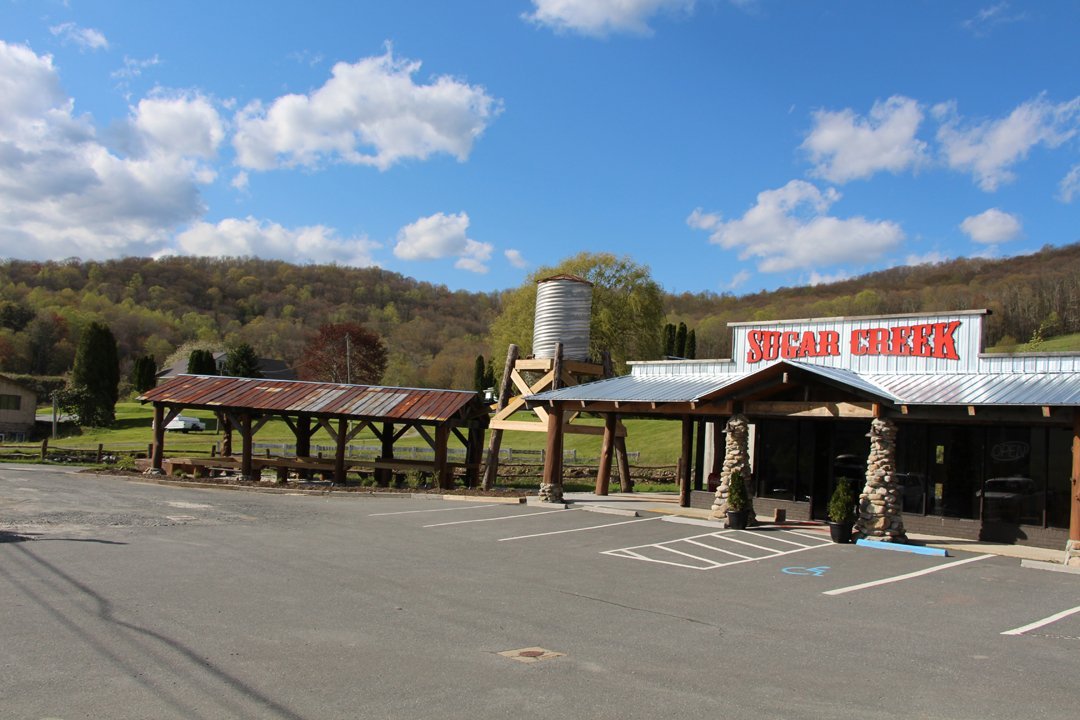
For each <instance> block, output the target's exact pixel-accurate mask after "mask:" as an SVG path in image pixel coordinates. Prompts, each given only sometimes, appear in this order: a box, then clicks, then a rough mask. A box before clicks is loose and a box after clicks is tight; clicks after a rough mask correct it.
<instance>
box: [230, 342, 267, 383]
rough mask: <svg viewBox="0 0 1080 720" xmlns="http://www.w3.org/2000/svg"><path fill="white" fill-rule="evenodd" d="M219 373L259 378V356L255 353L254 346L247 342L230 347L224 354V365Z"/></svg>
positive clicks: (260, 375) (260, 374)
mask: <svg viewBox="0 0 1080 720" xmlns="http://www.w3.org/2000/svg"><path fill="white" fill-rule="evenodd" d="M221 374H222V375H228V376H229V377H245V378H261V377H262V373H261V372H259V356H258V355H256V354H255V348H253V347H251V346H250V345H248V344H247V343H240V344H238V345H234V346H233V347H232V348H230V349H229V351H228V352H227V353H226V354H225V366H224V367H223V368H222V370H221Z"/></svg>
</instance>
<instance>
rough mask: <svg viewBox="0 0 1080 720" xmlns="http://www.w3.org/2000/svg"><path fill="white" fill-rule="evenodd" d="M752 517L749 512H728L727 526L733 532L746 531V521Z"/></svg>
mask: <svg viewBox="0 0 1080 720" xmlns="http://www.w3.org/2000/svg"><path fill="white" fill-rule="evenodd" d="M749 517H750V511H749V510H728V511H727V526H728V527H729V528H731V529H732V530H745V529H746V521H747V519H749Z"/></svg>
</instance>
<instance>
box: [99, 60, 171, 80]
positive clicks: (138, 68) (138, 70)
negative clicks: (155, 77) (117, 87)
mask: <svg viewBox="0 0 1080 720" xmlns="http://www.w3.org/2000/svg"><path fill="white" fill-rule="evenodd" d="M160 64H161V58H159V57H158V56H157V55H155V56H153V57H151V58H146V59H145V60H138V59H136V58H132V57H128V56H127V55H125V56H124V66H123V67H122V68H119V69H117V70H113V71H112V73H111V77H112V78H113V79H114V80H134V79H135V78H137V77H139V76H140V75H142V74H143V71H144V70H146V69H147V68H151V67H154V66H155V65H160Z"/></svg>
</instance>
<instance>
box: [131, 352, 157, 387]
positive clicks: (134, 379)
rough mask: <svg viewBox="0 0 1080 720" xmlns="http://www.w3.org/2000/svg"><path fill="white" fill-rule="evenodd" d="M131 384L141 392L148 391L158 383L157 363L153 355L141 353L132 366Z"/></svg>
mask: <svg viewBox="0 0 1080 720" xmlns="http://www.w3.org/2000/svg"><path fill="white" fill-rule="evenodd" d="M131 384H132V385H133V386H134V387H135V389H136V390H137V391H139V392H146V391H147V390H149V389H150V388H152V387H154V386H155V385H157V363H156V362H154V356H153V355H140V356H139V357H137V358H135V365H134V366H132V368H131Z"/></svg>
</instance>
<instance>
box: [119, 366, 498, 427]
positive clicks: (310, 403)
mask: <svg viewBox="0 0 1080 720" xmlns="http://www.w3.org/2000/svg"><path fill="white" fill-rule="evenodd" d="M139 401H140V402H143V403H148V402H149V403H160V404H163V405H178V406H183V407H189V408H203V409H207V410H216V409H226V408H228V409H235V410H240V409H247V410H255V411H258V412H263V413H274V414H281V415H297V414H301V413H304V414H311V415H324V416H333V417H354V418H364V419H370V420H387V421H413V422H446V421H448V420H452V419H464V418H467V417H471V416H472V415H473V414H475V412H474V410H477V409H479V410H481V411H482V410H483V405H482V403H481V401H480V398H479V396H478V395H477V393H475V392H466V391H462V390H425V389H414V388H396V387H379V386H373V385H344V384H338V383H323V382H303V381H299V380H266V379H263V378H236V377H217V376H210V375H178V376H177V377H175V378H171V379H169V380H168V381H167V382H165V383H163V384H161V385H159V386H158V387H156V388H153V389H151V390H147V391H146V392H144V393H143V394H142V395H141V396H139Z"/></svg>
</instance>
